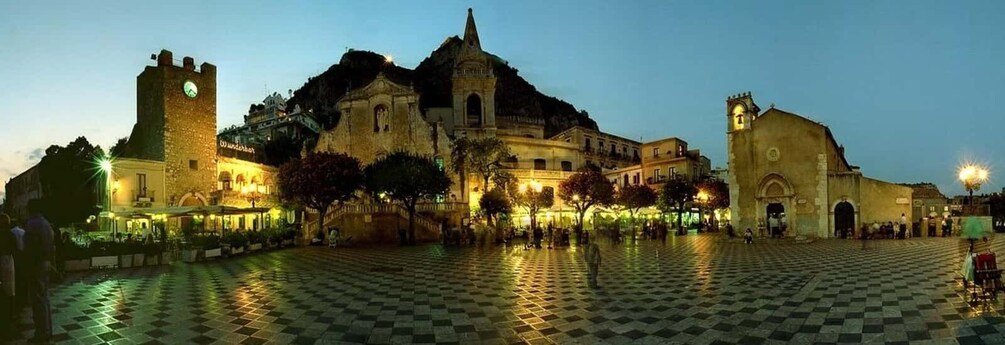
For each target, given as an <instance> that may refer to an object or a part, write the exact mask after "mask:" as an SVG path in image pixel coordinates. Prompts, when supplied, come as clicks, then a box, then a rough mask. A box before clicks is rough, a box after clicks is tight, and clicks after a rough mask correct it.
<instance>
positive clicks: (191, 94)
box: [182, 80, 199, 98]
mask: <svg viewBox="0 0 1005 345" xmlns="http://www.w3.org/2000/svg"><path fill="white" fill-rule="evenodd" d="M182 91H185V96H188V98H195V96H196V95H198V94H199V88H198V87H196V86H195V83H193V82H192V81H191V80H186V81H185V85H182Z"/></svg>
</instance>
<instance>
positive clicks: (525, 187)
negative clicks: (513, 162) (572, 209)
mask: <svg viewBox="0 0 1005 345" xmlns="http://www.w3.org/2000/svg"><path fill="white" fill-rule="evenodd" d="M513 201H514V202H515V203H516V204H517V205H520V206H521V207H524V208H526V209H527V214H528V215H530V227H531V230H533V229H535V228H537V213H538V212H539V211H541V209H543V208H549V207H551V206H552V205H554V204H555V189H554V188H552V187H544V186H541V185H540V183H537V182H535V181H531V182H530V183H526V184H520V185H519V186H518V187H517V190H516V194H515V196H514V197H513Z"/></svg>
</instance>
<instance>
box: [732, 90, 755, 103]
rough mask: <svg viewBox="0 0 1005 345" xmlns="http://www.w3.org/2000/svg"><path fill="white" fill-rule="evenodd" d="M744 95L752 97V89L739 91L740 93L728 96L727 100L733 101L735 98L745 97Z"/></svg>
mask: <svg viewBox="0 0 1005 345" xmlns="http://www.w3.org/2000/svg"><path fill="white" fill-rule="evenodd" d="M744 97H750V91H747V92H741V93H738V94H735V95H732V96H729V97H726V100H727V101H732V100H734V99H740V98H744Z"/></svg>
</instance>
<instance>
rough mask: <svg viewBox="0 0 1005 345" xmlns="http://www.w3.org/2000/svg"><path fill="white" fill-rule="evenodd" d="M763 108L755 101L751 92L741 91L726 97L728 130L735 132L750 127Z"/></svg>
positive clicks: (728, 131)
mask: <svg viewBox="0 0 1005 345" xmlns="http://www.w3.org/2000/svg"><path fill="white" fill-rule="evenodd" d="M760 111H761V108H759V107H757V104H755V103H754V98H753V97H751V96H750V92H749V91H748V92H745V93H740V94H736V95H733V96H729V97H727V98H726V119H727V120H726V123H727V127H726V132H727V133H733V132H736V131H743V130H747V129H750V127H751V125H752V124H753V121H754V119H756V118H757V114H758V113H759V112H760Z"/></svg>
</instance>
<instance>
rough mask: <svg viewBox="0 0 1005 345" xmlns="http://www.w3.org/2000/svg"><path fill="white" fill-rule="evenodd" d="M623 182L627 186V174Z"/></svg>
mask: <svg viewBox="0 0 1005 345" xmlns="http://www.w3.org/2000/svg"><path fill="white" fill-rule="evenodd" d="M623 182H624V185H625V187H628V174H625V180H624V181H623Z"/></svg>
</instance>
